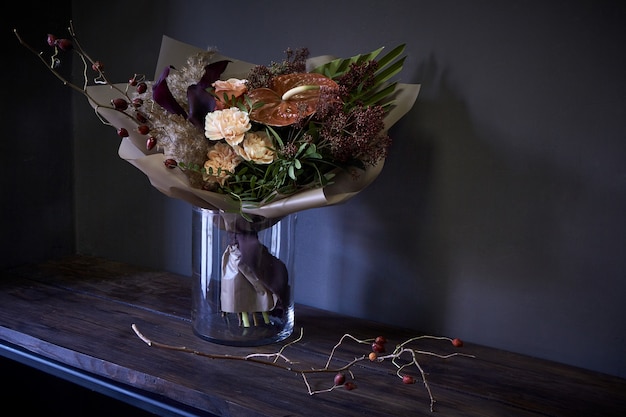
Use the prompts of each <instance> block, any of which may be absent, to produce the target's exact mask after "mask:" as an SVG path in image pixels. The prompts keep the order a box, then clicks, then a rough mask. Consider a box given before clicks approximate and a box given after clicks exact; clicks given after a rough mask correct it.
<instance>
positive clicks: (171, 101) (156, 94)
mask: <svg viewBox="0 0 626 417" xmlns="http://www.w3.org/2000/svg"><path fill="white" fill-rule="evenodd" d="M172 68H173V67H171V66H168V67H165V69H164V70H163V72H162V73H161V76H160V77H159V79H158V80H157V82H156V83H154V85H153V86H152V98H153V99H154V101H156V102H157V104H158V105H159V106H161V107H163V108H164V109H165V110H167V111H168V112H170V113H173V114H178V115H180V116H183V117H185V118H187V112H186V111H185V109H183V107H182V106H181V105H180V104H179V103H178V102H177V101H176V99H175V98H174V96H173V95H172V92H171V91H170V89H169V87H168V86H167V76H168V75H169V74H170V69H172Z"/></svg>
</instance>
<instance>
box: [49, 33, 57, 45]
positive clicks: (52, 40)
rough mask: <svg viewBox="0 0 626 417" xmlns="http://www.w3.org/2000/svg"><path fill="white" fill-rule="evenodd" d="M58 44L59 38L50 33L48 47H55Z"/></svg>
mask: <svg viewBox="0 0 626 417" xmlns="http://www.w3.org/2000/svg"><path fill="white" fill-rule="evenodd" d="M56 43H57V37H56V36H54V35H52V34H50V33H48V45H50V46H54V45H55V44H56Z"/></svg>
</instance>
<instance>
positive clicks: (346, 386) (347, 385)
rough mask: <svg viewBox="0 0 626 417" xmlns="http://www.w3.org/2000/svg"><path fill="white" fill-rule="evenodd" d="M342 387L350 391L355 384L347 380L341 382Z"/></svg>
mask: <svg viewBox="0 0 626 417" xmlns="http://www.w3.org/2000/svg"><path fill="white" fill-rule="evenodd" d="M343 387H344V388H345V389H347V390H348V391H352V390H353V389H355V388H356V384H355V383H354V382H352V381H348V382H346V383H345V384H343Z"/></svg>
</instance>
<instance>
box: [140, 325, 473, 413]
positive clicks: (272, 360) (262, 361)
mask: <svg viewBox="0 0 626 417" xmlns="http://www.w3.org/2000/svg"><path fill="white" fill-rule="evenodd" d="M131 327H132V329H133V331H134V332H135V334H136V335H137V336H138V337H139V338H140V339H141V340H142V341H143V342H144V343H146V344H147V345H148V346H151V347H156V348H160V349H168V350H174V351H179V352H185V353H191V354H193V355H197V356H203V357H206V358H209V359H225V360H237V361H245V362H253V363H256V364H259V365H267V366H273V367H276V368H280V369H284V370H286V371H289V372H293V373H296V374H299V375H301V376H302V379H303V380H304V384H305V386H306V388H307V391H308V393H309V395H315V394H321V393H324V392H330V391H332V390H334V389H336V388H339V387H344V388H346V389H348V390H352V389H355V388H356V385H355V384H354V382H352V381H347V382H346V380H345V374H344V373H346V372H347V373H348V374H349V375H350V377H351V379H355V377H354V374H353V372H352V367H353V366H354V365H355V364H357V363H359V362H361V361H364V360H369V361H371V362H377V363H382V362H384V361H385V360H386V359H389V360H390V361H391V363H392V364H393V365H394V366H395V367H396V368H397V371H396V375H397V376H398V377H399V378H400V379H401V380H402V382H403V383H404V384H413V383H415V378H413V377H412V376H411V375H410V374H408V373H405V370H406V369H407V368H409V367H411V366H415V367H416V368H417V370H418V371H419V373H420V375H421V379H422V382H423V383H424V386H425V388H426V391H427V392H428V397H429V398H430V411H433V409H434V404H435V399H434V397H433V395H432V392H431V390H430V386H429V385H428V382H427V381H426V373H425V372H424V370H423V368H422V366H421V365H420V364H419V362H418V361H417V357H418V355H429V356H435V357H437V358H441V359H449V358H451V357H454V356H464V357H468V358H473V357H474V356H473V355H468V354H465V353H459V352H454V353H450V354H446V355H441V354H438V353H435V352H429V351H424V350H417V349H411V348H409V347H407V345H408V344H410V343H412V342H417V341H419V340H422V339H435V340H446V341H449V342H451V343H452V345H454V346H455V347H462V346H463V342H462V341H461V340H459V339H451V338H449V337H441V336H428V335H425V336H418V337H413V338H411V339H408V340H406V341H404V342H403V343H401V344H399V345H397V346H396V347H395V349H394V350H393V352H392V353H390V354H387V355H381V354H382V353H384V352H385V343H386V342H387V340H386V339H385V338H384V337H382V336H378V337H376V338H375V339H358V338H356V337H354V336H352V335H350V334H347V333H346V334H344V335H343V336H342V337H341V339H340V340H339V342H338V343H337V344H336V345H335V346H334V347H333V348H332V350H331V352H330V354H329V356H328V360H327V361H326V365H325V366H324V367H323V368H306V369H304V368H299V367H294V363H295V362H293V361H291V360H290V359H289V358H288V357H287V356H285V354H284V351H285V349H286V348H287V347H289V346H291V345H293V344H295V343H297V342H299V341H301V340H302V338H303V335H304V329H301V330H300V336H299V337H298V338H296V339H295V340H293V341H291V342H289V343H287V344H285V345H284V346H282V347H281V348H280V349H279V350H278V352H275V353H251V354H248V355H242V356H235V355H224V354H215V353H206V352H200V351H197V350H195V349H190V348H188V347H185V346H173V345H168V344H164V343H158V342H155V341H153V340H151V339H149V338H148V337H146V336H145V335H144V334H143V333H141V332H140V331H139V329H138V328H137V325H136V324H134V323H133V324H132V326H131ZM346 339H350V340H352V341H354V342H356V343H359V344H369V345H371V348H372V351H371V352H369V354H364V355H362V356H358V357H356V358H354V359H353V360H351V361H349V362H348V363H347V364H345V365H343V366H339V367H335V368H332V367H331V366H330V364H331V361H332V360H333V358H334V356H335V353H336V351H337V349H339V347H340V346H341V345H342V344H343V343H344V341H345V340H346ZM403 355H405V356H406V355H408V356H409V357H410V358H411V360H410V361H409V362H407V363H405V364H399V363H398V360H399V359H400V358H401V357H402V356H403ZM279 360H281V361H280V362H279ZM321 373H334V374H335V376H334V379H333V384H332V386H330V387H328V388H325V389H319V390H316V389H313V388H312V386H311V384H310V382H309V380H308V378H307V375H311V374H321Z"/></svg>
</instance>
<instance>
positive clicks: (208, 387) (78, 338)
mask: <svg viewBox="0 0 626 417" xmlns="http://www.w3.org/2000/svg"><path fill="white" fill-rule="evenodd" d="M190 288H191V285H190V278H188V277H182V276H178V275H175V274H172V273H166V272H161V271H154V270H149V269H146V268H139V267H136V266H132V265H127V264H123V263H118V262H112V261H108V260H105V259H101V258H94V257H87V256H79V255H76V256H71V257H68V258H65V259H60V260H54V261H49V262H46V263H42V264H38V265H27V266H23V267H19V268H13V269H11V270H9V271H4V272H3V275H2V278H1V279H0V344H1V347H0V354H1V355H3V356H5V357H7V358H10V359H12V360H15V361H18V362H21V363H23V364H26V365H28V366H30V367H33V368H37V369H40V370H43V371H45V372H48V373H50V374H53V375H55V376H57V377H60V378H63V379H66V380H69V381H71V382H72V383H75V384H78V385H81V386H84V387H87V388H89V389H92V390H95V391H97V392H100V393H103V394H105V395H107V396H109V397H111V398H114V399H116V400H122V401H124V402H127V403H129V404H132V405H133V406H134V407H137V408H138V409H142V410H147V411H149V412H152V413H155V414H158V415H171V416H181V415H185V416H191V415H200V416H233V417H235V416H236V417H240V416H246V417H257V416H271V417H276V416H316V417H318V416H323V417H326V416H335V415H336V416H341V417H349V416H359V417H362V416H371V417H376V416H433V415H441V416H465V417H468V416H470V417H471V416H481V417H485V416H498V417H499V416H603V417H606V416H626V380H624V379H620V378H616V377H612V376H609V375H604V374H600V373H595V372H590V371H586V370H583V369H579V368H575V367H571V366H566V365H562V364H558V363H554V362H549V361H545V360H540V359H534V358H530V357H527V356H523V355H519V354H514V353H509V352H505V351H502V350H497V349H492V348H488V347H484V346H478V345H473V344H468V343H465V346H463V347H462V348H455V347H454V346H452V344H451V343H450V341H448V340H433V339H425V340H420V341H419V342H418V343H416V344H415V345H412V346H413V349H419V350H423V351H428V352H434V353H437V354H442V355H446V354H449V353H453V352H461V353H463V354H466V355H471V356H473V357H467V356H454V357H450V358H447V359H443V358H440V357H436V356H432V355H428V354H421V355H418V356H417V359H418V363H419V364H420V365H421V367H422V368H423V370H424V371H425V372H426V374H427V375H426V380H427V383H428V386H429V387H430V389H431V391H432V395H433V397H434V399H435V400H436V402H435V405H434V412H431V411H430V400H429V395H428V391H427V390H426V387H425V385H424V384H423V383H422V382H421V379H419V378H420V376H419V372H416V367H415V366H412V367H411V368H409V369H410V372H411V373H412V374H413V375H414V376H415V377H416V378H417V379H418V382H417V383H416V384H412V385H407V384H403V383H402V382H401V380H400V378H398V377H397V376H396V368H395V367H394V366H393V364H392V363H391V362H390V361H389V360H386V361H383V362H375V361H374V362H372V361H369V360H363V361H359V362H358V363H356V364H355V365H354V366H352V368H351V369H352V371H353V374H354V377H355V379H354V383H355V384H356V385H357V388H356V389H354V390H346V389H344V388H343V387H341V388H338V389H334V390H332V391H330V392H323V393H318V394H315V395H309V393H308V391H307V387H306V385H305V383H304V380H303V378H302V375H301V374H299V373H297V372H292V371H289V370H287V369H282V368H278V367H274V366H267V365H263V364H257V363H252V362H247V361H241V360H225V359H210V358H208V357H205V356H202V355H196V354H190V353H185V352H182V351H174V350H168V349H161V348H158V347H154V346H152V347H151V346H149V345H148V344H146V343H144V342H143V341H142V340H141V339H140V338H139V337H138V336H137V335H136V334H135V332H134V331H133V329H132V328H131V325H132V324H136V325H137V327H138V329H139V330H140V331H141V332H142V333H143V334H144V335H145V336H146V337H148V338H150V339H152V340H153V341H155V342H159V343H164V344H168V345H173V346H185V347H187V348H189V349H192V350H196V351H198V352H201V353H207V354H216V355H234V356H238V357H241V356H245V355H248V354H251V353H275V352H277V351H278V350H279V349H280V348H281V347H282V346H283V345H284V344H285V343H279V344H276V345H271V346H263V347H258V348H236V347H229V346H221V345H216V344H212V343H209V342H206V341H204V340H202V339H200V338H198V337H197V336H195V335H194V333H193V331H192V329H191V324H190V303H191V301H190V292H191V289H190ZM296 328H297V330H296V332H294V336H292V337H291V338H290V339H288V340H287V341H286V342H289V341H292V340H294V339H295V338H296V336H298V335H300V330H301V329H302V330H303V338H302V340H300V341H298V342H297V343H294V344H291V345H289V346H288V347H287V348H286V349H285V350H284V351H283V353H284V354H285V355H286V356H287V357H288V358H289V359H291V360H292V361H294V364H293V368H302V369H307V368H323V367H324V365H325V364H326V361H327V359H328V355H329V354H330V352H331V350H332V348H333V346H335V345H336V344H337V342H338V341H339V340H340V339H341V338H342V336H343V335H344V334H346V333H349V334H351V335H352V336H354V337H356V338H359V339H363V340H364V339H370V338H374V337H376V336H379V335H383V336H385V337H386V338H387V340H388V342H387V345H386V346H387V347H388V350H387V352H386V353H390V351H392V350H393V347H394V346H395V345H396V344H398V343H401V342H404V341H405V340H407V339H409V338H411V337H415V336H419V335H420V334H419V333H418V332H415V331H410V330H406V329H400V328H393V327H390V326H387V325H383V324H380V323H374V322H369V321H365V320H360V319H355V318H350V317H345V316H341V315H338V314H335V313H331V312H327V311H323V310H318V309H314V308H311V307H306V306H302V305H298V306H297V307H296ZM370 351H371V346H370V345H369V344H359V343H355V342H354V343H353V342H346V343H344V344H342V346H341V349H340V350H338V351H337V354H336V356H335V361H333V365H332V366H341V365H343V364H346V363H348V362H349V361H351V360H353V359H354V358H357V357H361V356H363V355H367V354H368V353H369V352H370ZM402 360H403V362H402V363H406V361H405V360H404V359H402ZM333 376H334V373H318V374H312V375H310V376H309V377H308V378H309V383H310V385H311V387H312V389H313V390H316V389H317V390H323V389H325V388H328V387H330V386H332V378H333Z"/></svg>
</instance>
